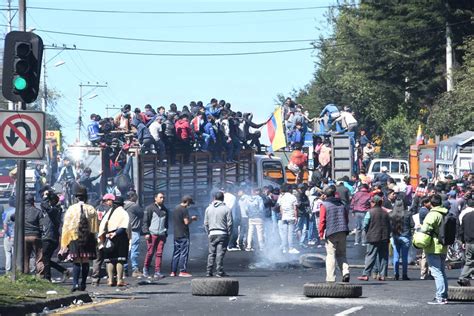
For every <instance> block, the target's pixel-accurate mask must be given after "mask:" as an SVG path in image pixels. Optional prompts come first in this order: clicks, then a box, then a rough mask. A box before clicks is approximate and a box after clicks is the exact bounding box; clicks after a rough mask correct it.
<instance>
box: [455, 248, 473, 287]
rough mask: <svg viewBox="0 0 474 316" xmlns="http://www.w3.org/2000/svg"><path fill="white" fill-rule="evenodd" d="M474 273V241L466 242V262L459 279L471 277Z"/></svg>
mask: <svg viewBox="0 0 474 316" xmlns="http://www.w3.org/2000/svg"><path fill="white" fill-rule="evenodd" d="M472 275H474V243H466V262H465V263H464V267H463V268H462V272H461V275H460V276H459V279H469V277H471V276H472Z"/></svg>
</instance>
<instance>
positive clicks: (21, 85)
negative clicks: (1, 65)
mask: <svg viewBox="0 0 474 316" xmlns="http://www.w3.org/2000/svg"><path fill="white" fill-rule="evenodd" d="M13 86H14V87H15V89H17V90H19V91H21V90H25V89H26V86H27V83H26V80H25V78H23V77H16V78H15V79H14V80H13Z"/></svg>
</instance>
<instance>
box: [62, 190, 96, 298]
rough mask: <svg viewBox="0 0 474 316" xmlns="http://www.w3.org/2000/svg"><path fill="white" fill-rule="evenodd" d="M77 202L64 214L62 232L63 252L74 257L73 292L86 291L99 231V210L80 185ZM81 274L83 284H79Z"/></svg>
mask: <svg viewBox="0 0 474 316" xmlns="http://www.w3.org/2000/svg"><path fill="white" fill-rule="evenodd" d="M76 198H77V200H78V202H77V203H75V204H73V205H71V206H70V207H69V208H68V209H67V211H66V214H65V215H64V223H63V229H62V234H61V250H60V253H61V254H67V255H68V257H70V258H71V259H73V270H72V277H73V281H72V290H71V291H72V292H74V291H77V290H80V291H85V289H86V281H87V276H88V275H89V260H93V259H95V258H96V247H97V238H96V234H97V232H98V229H99V227H98V221H97V212H96V210H95V209H94V207H92V206H91V205H89V204H86V202H87V190H86V189H85V188H83V187H80V188H79V189H78V190H77V192H76ZM79 276H81V284H80V285H79Z"/></svg>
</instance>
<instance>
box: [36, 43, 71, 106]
mask: <svg viewBox="0 0 474 316" xmlns="http://www.w3.org/2000/svg"><path fill="white" fill-rule="evenodd" d="M45 52H46V51H43V97H42V98H41V111H43V112H46V108H47V106H48V101H47V100H48V87H47V86H46V65H47V64H48V63H49V62H50V61H51V60H52V59H54V57H56V56H57V55H56V56H54V57H53V58H52V59H50V60H48V61H46V54H45ZM65 63H66V62H65V61H64V60H60V61H58V62H57V63H55V64H54V67H59V66H61V65H64V64H65Z"/></svg>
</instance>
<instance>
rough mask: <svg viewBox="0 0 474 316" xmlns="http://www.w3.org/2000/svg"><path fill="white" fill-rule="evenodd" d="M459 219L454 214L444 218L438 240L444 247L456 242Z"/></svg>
mask: <svg viewBox="0 0 474 316" xmlns="http://www.w3.org/2000/svg"><path fill="white" fill-rule="evenodd" d="M456 228H457V218H456V215H454V214H453V213H448V214H446V215H444V216H443V219H442V221H441V225H440V226H439V234H438V240H439V242H440V243H441V244H442V245H443V246H449V245H452V244H454V242H455V241H456Z"/></svg>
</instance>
